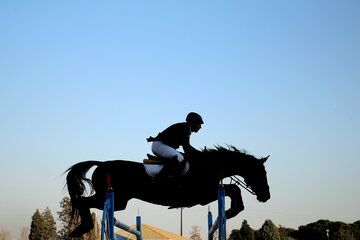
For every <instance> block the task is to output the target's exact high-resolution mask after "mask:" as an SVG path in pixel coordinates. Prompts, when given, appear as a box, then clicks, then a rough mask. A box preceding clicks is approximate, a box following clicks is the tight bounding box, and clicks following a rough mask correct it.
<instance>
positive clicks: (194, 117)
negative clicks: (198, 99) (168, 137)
mask: <svg viewBox="0 0 360 240" xmlns="http://www.w3.org/2000/svg"><path fill="white" fill-rule="evenodd" d="M186 122H187V123H198V124H204V121H203V119H202V117H201V116H200V115H199V114H198V113H195V112H191V113H189V114H188V115H187V116H186Z"/></svg>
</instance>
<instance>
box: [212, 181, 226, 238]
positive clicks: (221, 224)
mask: <svg viewBox="0 0 360 240" xmlns="http://www.w3.org/2000/svg"><path fill="white" fill-rule="evenodd" d="M208 230H209V234H208V240H213V236H214V233H215V231H216V230H218V235H219V240H226V214H225V189H224V187H223V185H220V186H219V189H218V217H217V218H216V220H215V223H214V224H213V219H212V214H211V212H210V210H209V213H208Z"/></svg>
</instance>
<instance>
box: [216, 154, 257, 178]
mask: <svg viewBox="0 0 360 240" xmlns="http://www.w3.org/2000/svg"><path fill="white" fill-rule="evenodd" d="M230 157H231V156H229V159H227V161H223V162H224V164H223V165H222V166H221V164H220V168H219V171H220V173H219V174H220V175H222V177H223V178H227V177H231V176H234V175H239V176H241V177H244V175H245V174H247V173H249V171H251V164H250V163H251V160H252V159H250V158H249V157H248V156H244V158H242V159H234V158H233V159H231V158H230Z"/></svg>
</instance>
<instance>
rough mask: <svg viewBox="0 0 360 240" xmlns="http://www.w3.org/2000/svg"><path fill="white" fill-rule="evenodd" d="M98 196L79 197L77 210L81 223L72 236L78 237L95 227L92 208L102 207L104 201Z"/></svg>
mask: <svg viewBox="0 0 360 240" xmlns="http://www.w3.org/2000/svg"><path fill="white" fill-rule="evenodd" d="M102 200H103V199H100V198H98V197H97V196H96V194H95V195H94V196H91V197H81V198H79V199H77V200H76V201H77V203H76V206H77V210H78V213H79V216H80V225H78V226H77V227H76V228H75V230H74V231H72V232H71V234H70V237H73V238H78V237H81V236H82V235H83V234H85V233H88V232H89V231H91V230H92V229H93V228H94V222H93V219H92V216H91V212H90V208H98V209H102V208H103V204H104V202H103V201H102Z"/></svg>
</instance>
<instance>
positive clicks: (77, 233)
mask: <svg viewBox="0 0 360 240" xmlns="http://www.w3.org/2000/svg"><path fill="white" fill-rule="evenodd" d="M93 228H94V225H93V224H80V226H78V227H77V228H76V229H75V230H74V231H72V233H70V235H69V237H72V238H78V237H81V236H82V235H84V234H85V233H88V232H90V230H91V229H93Z"/></svg>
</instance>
